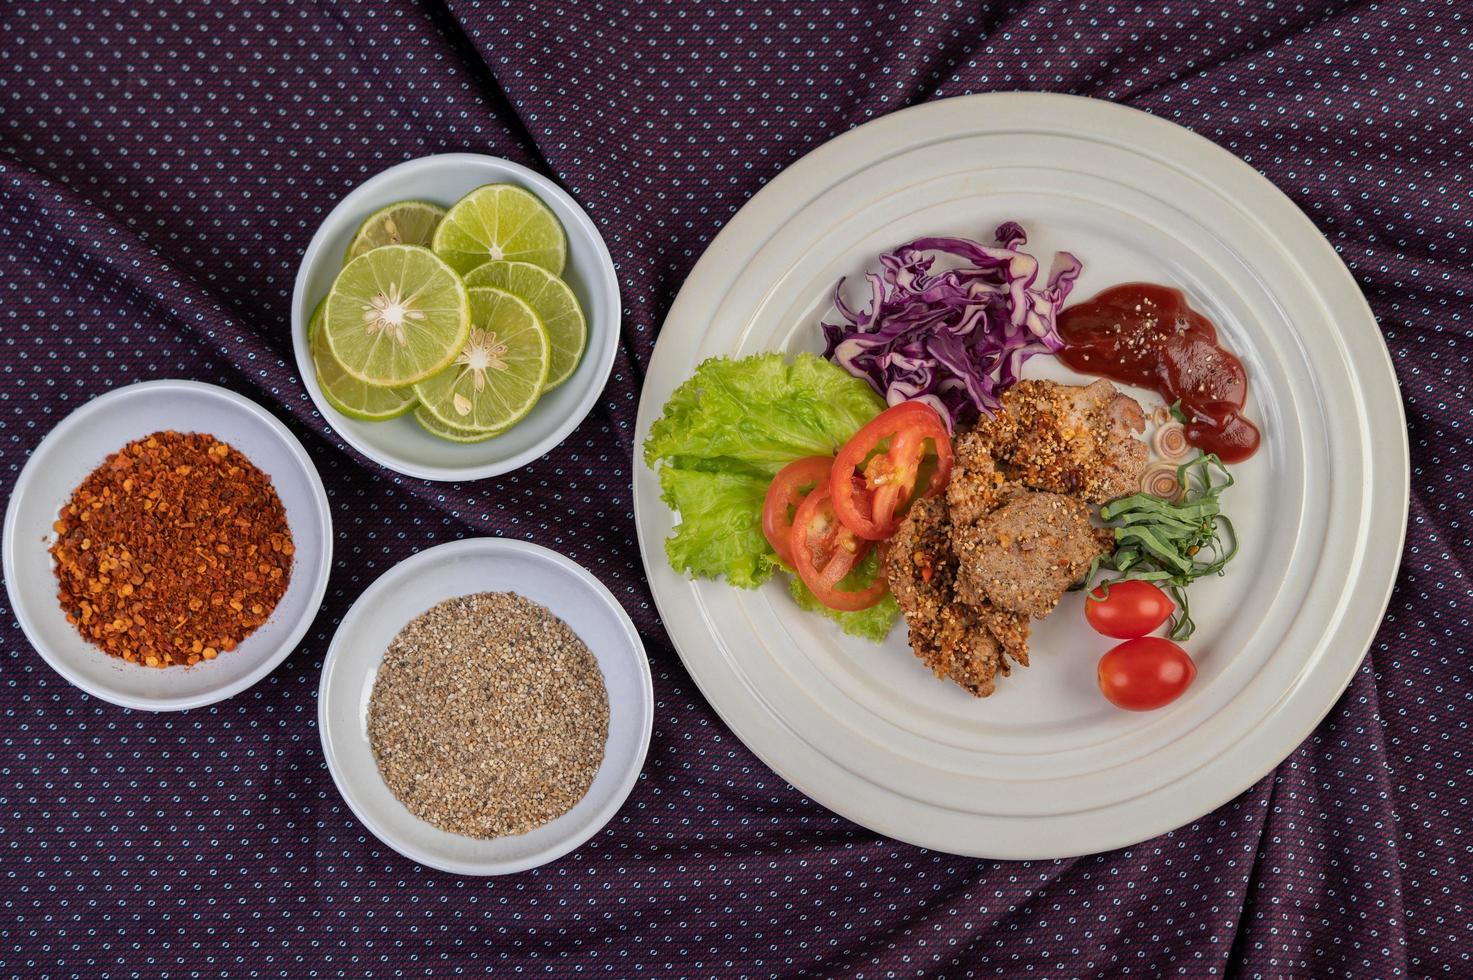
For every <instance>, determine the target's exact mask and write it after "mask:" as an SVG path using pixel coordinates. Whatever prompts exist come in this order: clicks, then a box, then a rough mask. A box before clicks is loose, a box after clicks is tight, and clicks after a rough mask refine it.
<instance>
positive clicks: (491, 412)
mask: <svg viewBox="0 0 1473 980" xmlns="http://www.w3.org/2000/svg"><path fill="white" fill-rule="evenodd" d="M369 254H370V255H371V254H373V253H371V252H370V253H369ZM470 297H471V324H472V326H471V333H470V339H469V340H467V341H466V344H465V348H464V349H463V350H461V352H460V354H459V356H457V357H456V358H455V363H453V364H451V365H450V366H449V367H448V368H446V369H445V370H443V371H441V372H439V373H438V374H435V375H434V376H432V377H430V378H428V379H427V380H424V381H421V382H419V383H418V384H416V385H415V386H414V393H415V394H416V395H418V396H419V400H420V404H421V405H422V406H423V407H424V409H425V411H426V412H428V413H429V414H430V415H433V416H434V417H435V418H437V419H439V420H440V421H441V422H443V423H445V424H446V425H448V426H451V427H454V428H459V429H479V430H482V431H485V430H488V429H505V428H507V427H508V426H510V425H511V424H512V423H513V422H515V421H517V420H518V419H520V418H521V417H522V416H524V415H526V414H527V413H528V412H530V411H531V410H532V406H533V405H535V404H536V403H537V398H538V396H539V395H541V394H542V383H543V382H544V381H546V380H547V364H548V360H549V356H550V351H549V349H548V346H547V333H546V331H544V330H543V329H542V324H541V323H539V322H538V320H537V314H535V313H533V312H532V308H531V307H530V306H528V305H527V304H526V303H523V302H522V301H521V300H519V299H517V298H516V297H515V296H513V295H512V294H511V293H508V292H506V291H505V290H502V289H490V288H482V289H472V290H470Z"/></svg>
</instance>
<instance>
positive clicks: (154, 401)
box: [4, 381, 332, 710]
mask: <svg viewBox="0 0 1473 980" xmlns="http://www.w3.org/2000/svg"><path fill="white" fill-rule="evenodd" d="M331 555H332V525H331V518H330V516H329V512H328V505H327V494H326V492H325V491H324V490H323V487H322V482H321V480H320V479H319V478H318V476H317V472H316V470H315V469H314V468H313V466H312V463H311V461H310V460H309V459H308V457H307V454H306V452H305V451H304V450H303V449H302V446H301V444H300V443H299V442H298V441H297V440H296V439H295V438H294V437H293V436H292V434H291V433H290V432H289V431H288V430H287V429H286V427H285V426H283V425H282V424H281V423H280V422H278V421H277V420H276V419H275V418H273V417H272V416H271V415H270V414H268V413H267V412H266V411H264V410H263V409H261V408H260V407H259V406H257V405H255V404H253V403H252V402H250V401H249V400H247V399H245V398H242V397H241V396H239V395H237V394H234V393H233V392H229V391H226V390H225V389H223V388H217V387H214V386H213V385H206V384H200V383H197V382H192V381H155V382H146V383H143V384H137V385H132V386H129V387H126V388H120V389H117V390H115V391H112V392H109V393H108V394H105V395H102V396H100V397H98V398H95V399H93V400H92V401H90V402H88V403H87V404H86V405H84V406H83V407H81V408H80V409H78V410H77V411H75V412H73V413H72V414H71V415H70V416H68V417H67V418H66V419H65V420H63V421H62V422H61V424H59V425H58V426H56V428H55V429H53V430H52V431H51V433H50V434H49V435H47V436H46V438H45V439H44V440H42V442H41V444H40V445H39V446H38V447H37V448H36V450H35V451H34V452H33V453H32V454H31V457H30V459H29V460H28V461H27V463H26V466H25V469H24V470H22V472H21V475H20V479H19V480H18V481H17V483H16V487H15V491H14V493H13V494H12V495H11V499H10V503H9V506H8V508H7V510H6V515H5V547H4V564H5V578H6V588H7V590H8V591H9V594H10V600H11V604H12V606H13V608H14V609H15V612H16V617H17V619H19V621H20V624H21V626H22V628H23V629H24V630H25V633H26V636H27V637H28V638H29V639H30V641H31V644H32V645H33V646H34V647H35V648H36V650H37V651H38V652H39V653H40V654H41V656H42V657H44V658H45V659H46V661H47V662H48V663H49V664H51V666H52V667H54V668H55V669H56V670H57V672H58V673H60V674H61V675H62V676H63V677H65V678H66V679H67V680H68V681H70V682H72V683H73V684H75V685H77V686H78V687H80V688H82V689H83V690H85V691H87V692H88V693H90V694H93V695H95V696H97V697H100V698H103V699H104V700H107V701H111V702H113V703H115V704H120V705H123V706H125V707H132V708H143V709H148V710H176V709H182V708H191V707H197V706H200V705H204V704H209V703H211V702H214V701H219V700H221V699H223V698H227V697H230V696H231V695H234V694H237V693H239V692H241V691H243V690H245V689H246V688H248V687H250V686H251V685H252V684H254V683H256V682H257V681H258V680H260V679H261V678H263V677H265V676H266V675H267V674H268V673H270V671H271V670H272V669H273V668H274V667H275V666H276V665H277V664H279V663H280V662H281V661H282V660H283V659H285V657H286V656H287V654H289V653H290V652H291V651H292V649H293V648H294V647H295V646H296V644H297V642H298V641H299V640H300V639H301V637H302V636H303V634H304V633H305V632H306V630H307V628H308V626H309V625H310V624H311V621H312V618H313V616H314V615H315V614H316V612H317V609H318V607H319V606H320V604H321V601H322V596H323V594H324V593H325V591H326V587H327V574H328V570H329V568H330V566H331Z"/></svg>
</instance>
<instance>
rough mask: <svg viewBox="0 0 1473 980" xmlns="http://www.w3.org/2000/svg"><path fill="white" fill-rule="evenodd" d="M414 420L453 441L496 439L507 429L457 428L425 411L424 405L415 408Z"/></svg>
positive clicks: (426, 428) (423, 427) (440, 436)
mask: <svg viewBox="0 0 1473 980" xmlns="http://www.w3.org/2000/svg"><path fill="white" fill-rule="evenodd" d="M414 421H416V422H418V423H419V425H420V428H422V429H424V430H425V431H426V432H428V433H429V434H430V435H432V436H438V437H439V438H441V439H448V440H450V441H451V442H485V441H486V440H487V439H495V438H496V437H497V436H499V435H501V434H502V433H503V432H505V431H506V430H505V429H486V430H482V429H457V428H456V427H455V426H453V425H446V424H445V423H444V422H441V421H440V420H439V419H437V418H435V417H434V416H433V415H431V414H430V413H429V412H427V411H425V407H424V406H423V405H421V406H419V408H416V409H415V410H414Z"/></svg>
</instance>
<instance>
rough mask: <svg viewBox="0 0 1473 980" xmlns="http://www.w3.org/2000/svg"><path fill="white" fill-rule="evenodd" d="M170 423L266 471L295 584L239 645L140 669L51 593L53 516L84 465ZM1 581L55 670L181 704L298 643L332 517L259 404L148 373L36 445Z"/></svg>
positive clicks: (228, 686)
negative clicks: (86, 635)
mask: <svg viewBox="0 0 1473 980" xmlns="http://www.w3.org/2000/svg"><path fill="white" fill-rule="evenodd" d="M166 429H174V430H176V431H187V432H208V433H209V434H211V435H213V436H215V438H217V439H220V440H223V441H224V442H228V443H229V444H230V445H232V446H234V447H235V448H236V449H238V450H240V451H241V452H242V453H244V454H245V455H246V456H247V457H248V458H249V459H250V460H251V462H253V463H255V464H256V466H258V467H259V468H260V469H261V470H262V472H264V473H266V474H267V475H268V476H270V477H271V482H272V484H273V485H274V486H275V487H276V493H277V496H279V497H280V498H281V503H282V506H283V507H284V508H285V510H286V519H287V523H288V524H289V526H290V527H291V532H292V542H293V544H294V546H295V548H296V563H295V565H294V566H293V568H292V577H291V584H290V585H289V586H288V587H287V591H286V595H284V596H283V597H282V599H281V602H280V603H279V604H278V605H277V607H276V611H275V612H274V613H272V615H271V618H270V619H268V620H267V621H266V623H265V624H264V625H262V626H261V627H260V628H259V629H257V630H256V631H255V632H254V633H252V634H251V635H250V636H248V637H246V639H245V640H244V641H243V642H242V643H241V644H240V646H238V647H237V648H236V649H234V650H231V651H229V652H227V653H222V654H221V655H220V656H219V657H217V658H216V659H214V660H209V661H205V662H202V663H198V664H195V665H194V666H192V667H165V668H157V667H144V666H140V665H138V664H133V663H128V662H127V661H125V660H120V659H118V658H117V657H111V656H109V655H107V654H106V653H103V652H102V651H101V650H100V649H98V648H97V647H95V646H93V645H92V644H91V643H89V642H88V641H86V640H84V639H83V638H82V636H81V634H79V633H78V632H77V631H76V629H75V627H73V626H72V625H71V624H70V623H68V622H67V620H66V614H65V613H64V612H63V611H62V609H61V605H60V603H59V602H58V601H57V597H56V590H57V583H56V576H55V572H54V571H53V565H52V560H51V554H50V552H49V550H48V549H49V548H50V546H51V542H52V540H53V539H54V537H55V535H54V532H53V529H52V524H53V523H54V522H55V521H56V519H57V515H58V514H59V513H60V511H61V508H62V505H63V504H65V503H66V501H67V500H68V499H69V498H70V497H71V495H72V491H73V490H75V489H76V487H77V486H78V484H80V483H81V482H82V481H83V480H84V479H86V478H87V475H88V474H89V473H91V472H92V471H93V470H94V469H96V468H97V467H98V466H99V465H101V463H102V461H103V460H104V459H106V458H107V457H108V456H109V455H111V454H112V453H115V452H117V451H118V450H119V449H121V448H123V446H125V445H127V444H128V443H129V442H132V441H133V440H134V439H138V438H141V437H143V436H147V435H151V434H152V433H154V432H159V431H162V430H166ZM4 552H5V554H4V564H5V588H6V591H7V593H8V594H9V596H10V605H11V608H12V609H13V610H14V611H15V617H16V619H17V620H19V621H20V626H21V629H22V630H24V631H25V634H26V638H27V639H29V640H30V641H31V645H32V646H33V647H35V648H36V652H37V653H39V654H40V655H41V656H42V658H43V659H45V661H46V662H47V663H48V664H50V665H51V666H52V667H53V668H54V669H55V670H56V672H57V673H58V674H60V675H61V676H63V677H65V678H66V679H67V680H68V681H70V682H71V683H73V684H75V685H76V686H77V687H79V688H81V689H82V690H84V691H86V692H87V693H88V694H91V695H93V696H94V697H99V698H102V699H103V700H104V701H110V702H112V703H113V704H117V705H122V706H123V707H125V708H139V709H142V710H145V711H180V710H183V709H185V708H197V707H200V706H201V705H206V704H213V703H214V702H216V701H223V700H224V699H225V698H228V697H232V696H234V695H236V694H239V693H240V692H241V691H244V690H245V689H246V688H248V687H250V686H251V685H253V684H255V683H256V682H257V681H259V680H260V679H261V678H263V677H265V676H266V675H267V674H269V673H271V671H272V670H274V669H275V668H276V666H277V664H279V663H281V662H282V661H283V660H285V659H286V657H287V655H288V654H289V653H291V652H292V650H294V649H295V648H296V645H297V643H298V642H299V641H300V640H301V639H302V636H303V635H304V634H305V633H306V632H307V627H309V626H310V625H311V624H312V619H313V617H315V616H316V615H317V610H318V608H319V607H320V606H321V605H322V596H323V594H324V593H325V592H326V591H327V576H328V572H329V571H330V570H331V568H332V516H331V513H330V511H329V509H328V505H327V493H326V491H324V490H323V488H322V480H321V479H320V478H319V477H318V475H317V470H316V468H314V467H313V465H312V461H311V460H310V459H309V458H308V456H307V452H306V450H305V449H303V448H302V444H301V443H300V442H298V441H297V439H296V437H295V436H293V435H292V434H291V432H289V431H288V430H287V428H286V426H284V425H282V424H281V423H280V422H279V421H277V420H276V418H275V417H273V416H272V415H271V414H270V413H268V412H267V411H266V410H265V409H263V408H261V407H260V406H259V405H256V404H255V403H254V402H252V401H250V400H249V399H246V398H243V397H241V396H240V395H237V394H235V393H234V392H231V391H226V390H225V389H224V388H217V387H215V386H214V385H208V384H202V383H200V382H197V381H147V382H144V383H142V384H135V385H129V386H128V387H126V388H118V389H116V390H114V391H110V392H108V393H107V394H105V395H100V396H98V397H97V398H94V399H92V400H91V401H90V402H88V403H87V404H85V405H83V406H82V407H81V408H79V409H77V410H76V411H75V412H73V413H72V414H71V415H68V416H67V417H66V418H65V419H63V420H62V422H61V423H60V424H59V425H57V426H56V428H54V429H52V430H51V432H50V433H49V434H48V435H47V436H46V438H45V439H43V440H41V444H40V445H39V446H37V447H36V450H35V452H33V453H31V458H30V459H29V460H27V462H26V465H25V468H24V469H23V470H21V474H20V479H19V480H17V481H16V484H15V492H14V493H12V494H11V497H10V503H9V505H8V506H7V507H6V510H5V546H4Z"/></svg>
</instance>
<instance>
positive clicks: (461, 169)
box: [292, 153, 620, 480]
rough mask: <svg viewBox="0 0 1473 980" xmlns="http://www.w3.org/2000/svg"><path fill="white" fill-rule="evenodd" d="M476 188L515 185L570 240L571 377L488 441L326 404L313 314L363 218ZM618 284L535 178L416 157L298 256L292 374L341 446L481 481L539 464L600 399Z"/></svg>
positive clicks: (583, 219)
mask: <svg viewBox="0 0 1473 980" xmlns="http://www.w3.org/2000/svg"><path fill="white" fill-rule="evenodd" d="M483 184H517V185H519V186H521V187H524V188H526V189H527V190H529V191H531V192H532V193H533V194H536V195H537V196H538V197H539V198H541V199H542V202H543V203H544V204H546V205H547V206H548V207H549V208H551V209H552V211H553V213H554V214H556V215H557V218H558V220H559V221H560V222H562V225H563V230H564V231H566V232H567V234H568V262H567V266H566V268H564V269H563V279H564V280H565V281H566V282H567V283H568V285H569V286H570V287H571V288H572V290H573V294H574V295H575V296H577V297H578V303H579V305H581V306H582V307H583V315H584V317H585V319H586V320H587V321H588V345H587V346H586V347H585V348H584V350H583V360H582V361H580V362H579V363H578V367H577V369H576V370H574V371H573V375H572V377H570V378H568V380H567V381H564V382H563V383H562V384H560V385H558V386H557V387H556V388H554V389H553V390H552V391H549V392H547V393H546V394H544V395H543V396H542V398H541V399H539V400H538V402H537V404H536V405H535V406H533V408H532V411H531V412H529V413H528V414H527V416H526V418H524V419H522V420H521V421H520V422H518V423H517V424H516V425H514V426H512V427H511V428H510V429H508V430H507V431H506V432H505V433H503V434H502V435H499V436H497V437H496V438H494V439H488V440H486V441H485V442H472V443H456V442H448V441H446V440H444V439H437V438H436V437H434V436H432V435H430V434H429V433H428V432H426V431H425V430H424V429H423V428H421V427H420V425H419V423H417V422H415V421H414V417H413V415H412V414H410V415H403V416H400V417H399V418H397V419H390V420H388V421H386V422H364V421H361V420H359V419H352V418H349V417H348V416H346V415H343V414H342V413H341V412H339V411H338V410H337V409H335V408H333V407H332V406H331V405H329V404H328V402H327V399H326V398H324V397H323V395H322V388H321V387H320V386H319V385H318V384H317V372H316V371H314V370H313V368H312V355H311V353H310V351H309V350H308V347H307V325H308V323H309V321H310V320H311V318H312V311H313V310H314V309H316V308H317V304H318V303H319V302H320V301H321V300H322V298H323V297H324V296H326V295H327V293H328V290H330V289H331V288H332V282H333V280H334V279H335V278H337V274H338V273H339V272H340V271H342V268H343V256H344V254H345V253H346V252H347V250H348V244H349V243H350V242H351V241H352V240H353V236H354V235H355V234H357V232H358V227H359V226H360V225H361V224H362V223H363V220H364V219H365V218H367V217H368V216H369V215H370V214H373V212H375V211H377V210H378V209H379V208H382V207H384V206H385V205H388V204H392V203H394V202H395V201H406V200H417V201H432V202H434V203H437V204H441V205H443V206H445V207H449V206H450V205H452V204H454V203H455V202H456V201H458V200H460V198H461V197H463V196H464V195H465V194H467V193H468V192H470V191H473V190H475V189H476V188H477V187H480V186H481V185H483ZM619 318H620V305H619V280H618V277H617V275H616V274H615V272H614V263H613V260H612V259H610V258H609V250H608V247H607V246H605V245H604V241H603V238H602V237H600V236H599V233H598V228H597V227H596V226H595V225H594V223H593V220H592V219H591V218H589V217H588V215H587V213H586V212H584V210H583V209H582V208H581V207H579V206H578V202H577V201H575V200H573V199H572V198H571V197H569V196H568V194H567V192H566V191H564V190H563V189H562V188H561V187H559V186H558V185H557V184H554V183H553V182H552V181H550V180H548V179H547V178H546V177H543V176H542V175H541V174H539V173H536V172H535V171H532V170H528V169H527V168H526V167H523V166H519V165H518V164H515V163H512V162H511V161H510V160H502V159H501V158H499V157H489V156H482V155H480V154H478V153H442V154H440V155H438V156H430V157H420V158H419V159H417V160H409V161H407V162H405V163H401V164H399V165H398V166H395V167H390V168H389V169H388V170H385V171H384V172H383V173H381V174H377V175H376V176H374V177H372V178H370V179H368V180H366V181H364V182H363V183H362V184H360V185H359V186H358V187H356V188H354V190H353V192H352V193H350V194H349V195H348V196H347V197H345V198H343V199H342V200H341V201H339V202H338V205H337V207H335V208H333V209H332V211H331V212H329V214H328V216H327V217H326V218H324V219H323V221H322V224H321V226H319V227H318V229H317V233H316V234H315V235H313V236H312V241H311V242H309V243H308V245H307V250H306V251H305V252H304V253H303V254H302V264H301V266H300V267H299V268H298V270H297V282H296V287H295V289H294V290H293V292H292V346H293V349H294V351H295V353H296V358H297V371H298V373H300V374H301V376H302V381H303V383H304V384H306V386H307V393H308V394H309V395H310V396H311V397H312V403H313V404H314V405H316V406H317V410H318V411H319V412H321V413H322V417H323V418H324V419H326V420H327V422H328V424H329V425H331V426H332V427H333V429H335V430H336V431H337V433H338V435H340V436H342V437H343V440H344V441H345V442H347V443H348V445H350V446H352V447H353V448H354V449H356V450H358V451H359V452H360V453H362V454H363V455H365V456H367V457H368V458H369V459H371V460H373V461H374V462H375V463H378V464H379V465H381V466H387V467H388V468H389V469H391V470H394V471H395V472H397V473H403V474H405V475H406V476H414V477H419V478H420V479H424V480H482V479H486V478H487V477H492V476H497V475H499V474H502V473H507V472H510V471H511V470H514V469H516V468H517V467H519V466H525V465H526V464H528V463H530V462H532V461H533V460H535V459H538V458H540V457H541V456H543V455H544V454H546V453H547V452H548V451H549V450H551V449H553V448H554V447H556V446H557V445H558V443H560V442H562V441H563V440H564V439H566V438H567V437H568V434H569V433H570V432H572V431H573V430H574V429H575V428H577V426H578V423H580V422H582V421H583V419H584V418H585V417H586V416H587V415H588V413H589V411H590V410H592V408H593V405H594V403H595V402H596V401H598V396H599V394H600V393H601V392H602V391H603V389H604V384H605V383H606V382H607V381H608V379H609V372H610V371H611V370H612V369H613V366H614V352H615V350H616V349H617V348H618V345H619Z"/></svg>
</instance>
